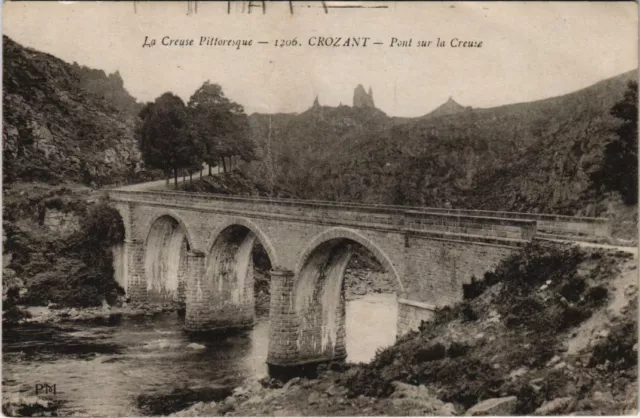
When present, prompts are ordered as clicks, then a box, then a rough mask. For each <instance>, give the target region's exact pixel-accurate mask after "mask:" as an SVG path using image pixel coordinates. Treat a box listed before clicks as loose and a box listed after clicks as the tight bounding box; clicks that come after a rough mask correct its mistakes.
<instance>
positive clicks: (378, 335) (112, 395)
mask: <svg viewBox="0 0 640 418" xmlns="http://www.w3.org/2000/svg"><path fill="white" fill-rule="evenodd" d="M396 309H397V308H396V303H395V296H393V295H370V296H368V297H365V298H363V299H359V300H355V301H350V302H348V303H347V350H348V355H349V357H348V359H349V361H356V362H357V361H368V360H370V359H371V358H372V357H373V355H374V354H375V350H376V348H378V347H380V346H385V345H389V344H392V343H393V341H394V339H395V329H396ZM181 328H182V320H181V319H179V318H177V316H176V315H175V314H162V315H157V316H155V317H142V318H124V319H122V320H120V321H116V322H115V323H88V324H72V325H57V326H43V325H38V326H35V325H30V326H21V327H19V328H17V329H14V330H6V331H5V333H4V335H3V376H2V377H3V392H4V393H3V395H5V396H6V395H8V394H14V395H15V394H17V393H22V394H24V395H25V396H28V395H33V394H34V387H35V385H36V383H49V384H51V385H52V384H56V390H57V393H56V395H55V400H57V401H58V402H62V407H61V409H60V410H59V413H60V414H63V415H71V414H74V413H76V414H82V415H89V416H105V415H109V416H114V415H117V416H133V415H144V414H145V413H151V412H156V413H158V411H157V410H153V407H159V406H158V405H157V404H158V402H159V401H158V400H159V399H162V400H163V401H164V402H171V399H174V398H175V399H176V401H177V402H178V403H176V404H175V405H174V406H177V407H178V408H176V409H179V407H184V405H183V404H184V402H190V401H192V400H193V399H196V400H197V399H200V400H202V397H203V396H204V397H211V398H212V399H215V397H217V396H221V395H220V393H221V392H219V391H217V389H215V388H214V389H211V388H212V386H213V387H215V386H218V387H220V388H221V387H222V386H234V385H237V384H239V383H241V382H242V381H243V380H244V379H246V378H247V377H251V376H255V377H261V376H264V375H266V373H267V366H266V363H265V362H266V356H267V348H268V330H269V323H268V320H267V319H266V318H264V319H262V320H259V321H258V323H257V324H256V326H255V327H254V328H253V329H252V330H251V331H249V332H245V333H239V334H235V335H226V336H221V335H217V336H215V337H209V338H208V339H205V340H203V339H201V338H200V339H196V338H194V337H189V336H188V335H187V334H185V333H183V332H182V329H181ZM51 396H53V395H51ZM51 399H53V398H51ZM180 402H182V403H180Z"/></svg>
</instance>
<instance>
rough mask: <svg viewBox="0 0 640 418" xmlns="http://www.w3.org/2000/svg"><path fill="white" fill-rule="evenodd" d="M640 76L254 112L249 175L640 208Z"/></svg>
mask: <svg viewBox="0 0 640 418" xmlns="http://www.w3.org/2000/svg"><path fill="white" fill-rule="evenodd" d="M635 76H636V72H635V71H633V72H629V73H625V74H622V75H620V76H617V77H614V78H611V79H608V80H605V81H602V82H600V83H597V84H595V85H593V86H591V87H588V88H586V89H583V90H580V91H577V92H575V93H571V94H567V95H564V96H560V97H555V98H550V99H546V100H541V101H536V102H531V103H521V104H513V105H506V106H500V107H496V108H490V109H466V110H464V111H460V112H456V113H453V114H446V112H445V114H438V113H437V112H436V113H435V114H429V115H426V116H424V117H422V118H413V119H399V118H395V119H394V118H389V117H388V116H386V115H385V114H384V113H383V112H381V111H380V110H378V109H374V108H351V107H347V106H341V107H337V108H331V107H313V108H311V109H310V110H308V111H306V112H304V113H302V114H299V115H252V116H251V117H250V123H251V125H252V129H253V132H254V135H255V137H256V140H257V142H258V144H259V150H258V154H259V156H260V161H258V162H255V163H252V164H251V165H250V167H249V169H248V173H249V175H250V178H251V179H253V180H254V181H255V182H256V183H257V184H261V183H264V184H265V186H264V187H263V188H264V189H267V190H270V189H274V190H275V191H274V195H278V194H279V193H281V192H285V193H286V194H288V195H293V196H296V197H298V198H309V199H324V200H342V201H362V202H371V203H386V204H399V205H425V206H435V207H444V206H446V205H447V204H450V205H451V206H453V207H460V208H469V209H488V210H511V211H523V212H551V213H562V214H570V215H587V216H595V215H607V210H608V205H607V202H610V201H615V200H616V199H618V200H619V199H620V198H619V197H616V196H617V195H618V194H621V195H622V198H623V199H624V201H625V202H626V203H627V204H632V205H633V204H635V199H634V198H633V193H632V191H633V190H635V187H636V185H635V181H634V179H635V177H634V173H635V172H636V171H634V167H635V165H637V161H636V151H635V150H636V149H637V135H635V134H633V130H634V129H637V128H636V126H637V120H635V119H634V117H635V115H636V114H637V105H636V103H635V99H634V97H637V93H636V92H635V91H636V89H637V85H636V84H635V83H629V82H630V80H633V79H634V78H635ZM634 108H635V109H636V110H635V111H634V110H633V109H634ZM612 109H613V110H612ZM636 132H637V131H636ZM532 167H535V169H531V168H532ZM601 177H604V178H605V179H609V180H606V181H597V178H601ZM624 188H631V189H633V190H630V191H628V192H627V191H625V190H623V189H624ZM625 196H629V198H627V197H625Z"/></svg>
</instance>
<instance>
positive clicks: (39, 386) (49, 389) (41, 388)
mask: <svg viewBox="0 0 640 418" xmlns="http://www.w3.org/2000/svg"><path fill="white" fill-rule="evenodd" d="M41 393H52V394H54V395H55V394H56V385H50V384H48V383H36V395H39V394H41Z"/></svg>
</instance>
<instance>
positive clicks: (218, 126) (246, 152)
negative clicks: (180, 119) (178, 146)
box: [188, 81, 255, 174]
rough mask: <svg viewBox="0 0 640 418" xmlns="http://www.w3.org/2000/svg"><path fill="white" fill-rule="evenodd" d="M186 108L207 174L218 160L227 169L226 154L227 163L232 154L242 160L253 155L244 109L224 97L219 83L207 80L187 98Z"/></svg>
mask: <svg viewBox="0 0 640 418" xmlns="http://www.w3.org/2000/svg"><path fill="white" fill-rule="evenodd" d="M188 109H189V115H190V119H191V121H192V123H193V128H194V132H195V135H196V137H197V139H198V141H199V142H200V143H201V144H202V149H203V158H204V161H205V162H206V163H207V164H208V165H209V174H211V166H216V165H218V163H219V161H220V160H222V165H223V167H224V170H225V171H226V162H225V158H227V157H228V158H229V159H230V162H231V158H232V157H233V156H240V158H242V159H243V160H245V161H249V160H251V159H253V158H255V144H254V143H253V141H252V140H251V137H250V135H249V131H248V122H247V115H246V114H245V113H244V108H243V107H242V106H241V105H239V104H238V103H235V102H233V101H231V100H229V99H228V98H227V97H225V95H224V92H223V91H222V87H220V86H219V85H218V84H212V83H210V82H209V81H206V82H205V83H204V84H203V85H202V86H201V87H200V88H199V89H198V90H196V92H195V93H193V95H192V96H191V98H190V99H189V103H188Z"/></svg>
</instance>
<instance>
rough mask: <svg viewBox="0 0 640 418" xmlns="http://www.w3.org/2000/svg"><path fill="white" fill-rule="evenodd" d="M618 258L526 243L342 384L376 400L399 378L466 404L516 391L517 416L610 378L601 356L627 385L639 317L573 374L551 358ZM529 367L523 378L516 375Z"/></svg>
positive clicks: (599, 296)
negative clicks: (601, 369) (454, 302)
mask: <svg viewBox="0 0 640 418" xmlns="http://www.w3.org/2000/svg"><path fill="white" fill-rule="evenodd" d="M616 262H617V261H616V256H615V255H610V254H604V253H602V252H599V251H596V252H585V251H582V250H579V249H577V248H575V247H561V246H557V245H551V244H540V243H533V244H530V245H529V246H528V247H527V248H526V249H525V250H524V251H522V252H517V253H514V254H513V255H512V256H510V257H509V258H508V259H506V260H504V261H503V262H501V263H500V264H499V265H498V267H497V268H496V269H495V270H494V271H492V272H487V273H486V275H485V277H484V280H483V281H481V282H474V283H472V284H471V285H469V286H467V287H466V288H465V300H464V301H463V302H462V303H460V304H458V305H456V306H455V307H453V308H445V309H441V310H439V311H437V312H436V314H435V318H434V320H433V321H432V322H429V323H426V322H423V324H422V326H421V327H420V330H419V331H415V332H411V333H409V334H407V335H405V336H403V337H401V338H400V339H399V340H398V341H397V342H396V344H394V345H393V346H391V347H388V348H386V349H383V350H380V351H378V353H377V354H376V357H375V359H374V360H373V361H372V362H371V363H370V364H363V365H355V366H352V367H351V368H350V370H349V371H348V372H347V373H346V374H345V376H344V377H343V379H342V380H343V383H344V384H345V386H346V387H347V388H348V389H349V391H350V395H351V396H358V395H366V396H378V397H386V396H389V395H390V394H391V393H392V392H393V391H394V387H393V385H392V382H393V381H402V382H405V383H410V384H414V385H418V384H424V385H427V386H431V387H433V388H434V389H435V390H436V392H437V393H438V397H439V398H440V399H442V400H443V401H444V402H452V403H454V404H455V405H458V406H461V407H463V408H465V409H467V408H469V407H471V406H473V405H474V404H476V403H477V402H479V401H481V400H484V399H488V398H494V397H503V396H511V395H514V396H517V398H518V406H517V411H516V412H517V413H518V414H531V413H532V412H533V411H534V410H535V409H536V408H537V407H539V406H540V405H541V404H542V403H543V402H544V401H545V400H550V399H554V398H557V397H562V396H573V397H576V399H581V398H582V397H584V396H585V393H586V392H588V391H589V390H591V389H593V388H598V387H601V386H604V383H603V382H606V381H607V380H606V379H607V377H606V375H605V374H604V373H600V372H599V371H596V369H595V367H596V365H597V364H603V363H605V361H608V363H607V364H608V367H610V368H611V369H616V370H624V371H625V373H626V374H620V376H621V377H620V379H622V380H624V382H627V384H628V383H629V382H631V381H632V380H633V379H634V377H633V372H634V370H635V365H636V357H637V353H636V352H635V351H633V348H632V347H633V345H634V344H635V343H636V342H637V335H636V333H635V327H636V326H637V322H636V320H637V318H632V317H629V319H628V320H625V321H623V323H621V324H619V325H616V327H614V329H613V330H612V332H611V334H610V335H609V337H608V338H607V339H606V340H604V341H603V342H601V343H600V344H599V345H597V346H595V348H593V349H592V352H590V353H586V355H587V356H588V357H589V358H590V360H587V361H585V362H584V364H582V366H576V369H573V366H571V367H572V368H571V369H570V371H569V370H567V369H566V368H565V369H561V368H552V367H550V366H549V365H548V363H549V362H550V361H551V362H553V361H554V360H553V358H554V356H555V355H556V354H558V353H561V352H562V351H563V349H562V344H563V343H564V342H565V341H566V339H567V335H568V334H567V333H569V332H570V331H571V329H573V328H575V327H576V326H578V325H579V324H581V323H582V322H583V321H585V320H586V319H588V318H589V317H590V316H591V315H592V314H593V313H594V312H595V311H596V310H597V309H598V308H599V307H601V306H602V305H603V304H604V302H605V301H607V298H608V295H609V291H608V286H607V282H608V281H609V280H610V279H611V278H612V277H613V275H615V274H616V273H617V270H616V267H615V266H616ZM631 305H633V309H635V308H637V307H636V306H635V304H633V303H632V304H631ZM523 367H524V368H525V369H526V375H527V376H526V379H523V378H521V377H519V376H516V377H511V376H510V373H511V372H513V371H514V370H517V369H518V368H523ZM545 369H546V370H545ZM636 375H637V373H636ZM538 377H544V379H540V381H541V386H540V387H537V386H536V387H532V386H531V385H530V384H529V382H530V381H532V380H534V381H535V378H538ZM575 381H579V382H582V383H584V385H586V386H585V387H580V386H579V385H576V384H574V382H575ZM599 385H601V386H599ZM620 385H621V386H623V383H622V381H621V382H620ZM580 391H583V392H585V393H580Z"/></svg>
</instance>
